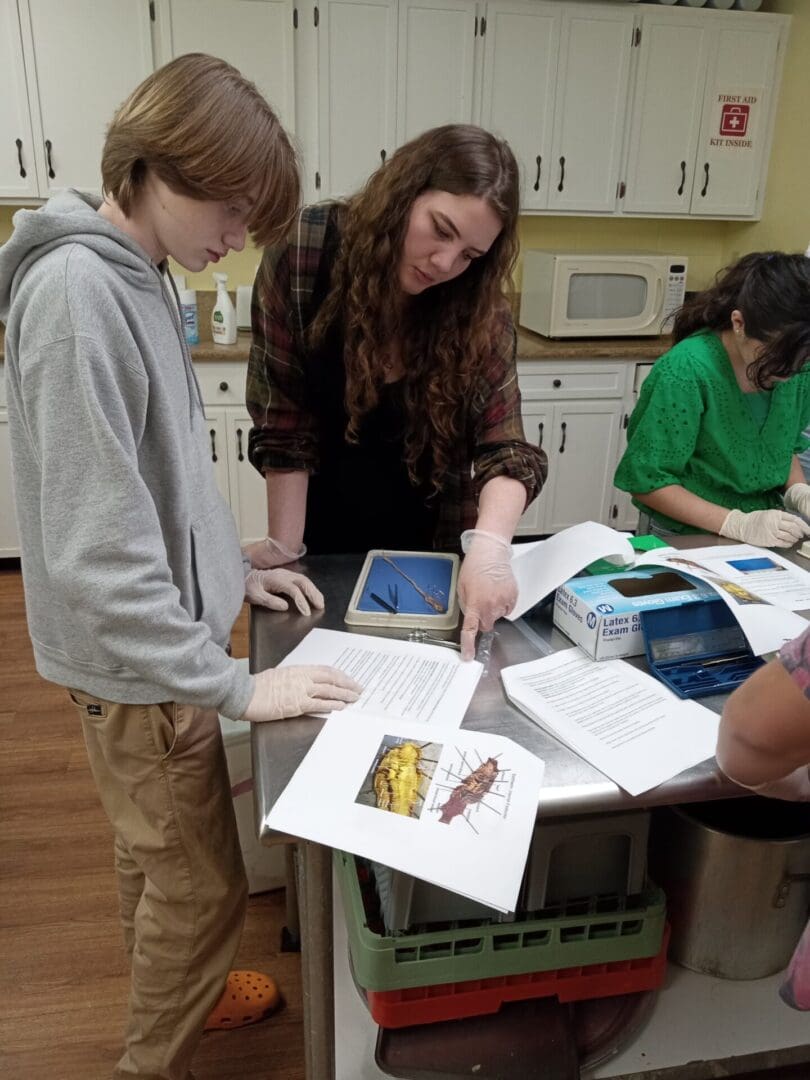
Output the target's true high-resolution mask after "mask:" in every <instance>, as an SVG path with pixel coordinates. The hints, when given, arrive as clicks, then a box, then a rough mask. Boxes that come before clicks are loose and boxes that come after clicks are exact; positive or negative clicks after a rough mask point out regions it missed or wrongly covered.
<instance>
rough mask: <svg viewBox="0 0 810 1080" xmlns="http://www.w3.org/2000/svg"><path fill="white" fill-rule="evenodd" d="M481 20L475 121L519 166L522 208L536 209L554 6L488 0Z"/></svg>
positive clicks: (544, 192) (554, 49) (545, 181)
mask: <svg viewBox="0 0 810 1080" xmlns="http://www.w3.org/2000/svg"><path fill="white" fill-rule="evenodd" d="M486 20H487V29H486V35H485V37H484V75H483V91H482V103H481V126H482V127H485V128H487V129H488V130H490V131H494V132H497V133H498V134H499V135H501V136H502V137H503V138H505V139H506V140H507V141H508V143H509V145H510V146H511V147H512V150H513V151H514V154H515V157H516V158H517V161H518V165H519V166H520V174H521V185H520V189H521V194H522V207H523V208H524V209H526V210H542V209H544V208H545V206H546V205H547V203H548V188H549V175H550V171H551V135H552V125H553V117H554V95H555V89H556V76H557V53H558V52H559V47H560V23H561V21H562V19H561V15H560V9H559V7H557V6H555V5H553V4H544V3H539V2H538V3H522V2H521V0H492V3H489V4H487V6H486Z"/></svg>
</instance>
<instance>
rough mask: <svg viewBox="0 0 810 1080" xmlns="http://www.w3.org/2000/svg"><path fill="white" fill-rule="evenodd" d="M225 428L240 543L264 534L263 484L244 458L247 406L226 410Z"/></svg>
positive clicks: (231, 490) (265, 523) (248, 427)
mask: <svg viewBox="0 0 810 1080" xmlns="http://www.w3.org/2000/svg"><path fill="white" fill-rule="evenodd" d="M226 413H227V428H228V479H229V486H230V493H231V510H233V516H234V517H235V518H236V528H237V530H238V532H239V539H240V540H241V541H242V543H243V544H247V543H249V542H251V541H253V540H261V538H262V537H263V536H267V488H266V485H265V482H264V478H263V477H261V476H260V475H259V474H258V473H257V472H256V470H255V469H254V468H253V466H252V465H251V464H250V462H249V461H248V456H247V449H248V434H249V432H250V429H251V428H252V427H253V421H252V420H251V418H250V415H249V414H248V412H247V410H245V409H233V408H229V409H227V410H226Z"/></svg>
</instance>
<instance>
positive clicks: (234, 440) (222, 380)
mask: <svg viewBox="0 0 810 1080" xmlns="http://www.w3.org/2000/svg"><path fill="white" fill-rule="evenodd" d="M194 370H195V371H196V373H197V380H198V382H199V384H200V390H201V392H202V398H203V403H204V405H205V418H206V422H207V426H208V437H209V446H210V452H211V461H212V463H213V466H214V474H215V476H216V481H217V487H218V488H219V490H220V491H221V492H222V495H223V497H224V498H225V501H226V502H227V503H228V505H229V506H230V508H231V510H232V511H233V516H234V518H235V519H236V527H237V531H238V533H239V538H240V540H241V541H242V543H243V544H246V543H248V542H250V541H253V540H260V539H261V538H262V537H263V536H266V535H267V493H266V488H265V483H264V479H263V477H261V476H260V475H259V473H258V472H256V470H255V469H254V468H253V466H252V465H251V464H250V462H249V461H248V435H249V433H250V429H251V427H252V426H253V421H252V420H251V418H250V415H249V413H248V411H247V409H246V408H245V404H244V401H245V384H246V382H247V362H246V361H244V362H237V361H227V360H223V361H216V360H214V361H210V362H208V361H205V362H199V363H197V364H195V365H194Z"/></svg>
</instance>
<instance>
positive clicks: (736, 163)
mask: <svg viewBox="0 0 810 1080" xmlns="http://www.w3.org/2000/svg"><path fill="white" fill-rule="evenodd" d="M718 16H719V18H718ZM786 35H787V20H786V19H785V18H784V17H779V16H766V15H760V14H757V15H745V14H743V13H741V12H728V13H725V12H714V11H712V12H705V11H700V12H697V11H680V10H678V11H669V10H662V9H661V8H650V9H648V10H645V11H644V12H643V14H642V19H641V26H640V35H639V36H640V40H639V47H638V50H637V52H638V63H637V67H636V77H635V87H634V93H633V106H632V114H631V119H630V126H629V138H628V157H627V168H626V185H625V190H624V198H623V200H622V208H623V210H624V212H625V213H635V214H666V215H668V216H669V215H675V214H688V215H692V216H712V217H729V218H730V217H741V218H745V217H755V216H756V215H758V214H759V212H760V209H761V205H762V197H763V195H764V187H765V176H766V171H767V163H768V155H769V152H770V136H771V131H772V126H773V112H774V107H775V96H776V92H777V86H778V81H779V76H780V68H781V54H782V53H783V52H784V43H785V39H786Z"/></svg>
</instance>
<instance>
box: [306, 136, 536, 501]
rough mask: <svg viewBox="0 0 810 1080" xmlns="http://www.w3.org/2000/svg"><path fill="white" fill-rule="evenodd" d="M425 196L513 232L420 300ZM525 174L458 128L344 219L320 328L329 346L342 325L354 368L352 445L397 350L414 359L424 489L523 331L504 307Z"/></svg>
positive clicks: (413, 421) (502, 149)
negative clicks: (417, 241) (501, 352)
mask: <svg viewBox="0 0 810 1080" xmlns="http://www.w3.org/2000/svg"><path fill="white" fill-rule="evenodd" d="M425 191H446V192H449V193H450V194H452V195H474V196H477V197H479V198H482V199H485V200H486V202H487V203H488V204H489V206H490V207H491V208H492V209H493V210H494V211H495V213H496V215H497V216H498V218H499V220H500V221H501V223H502V228H501V231H500V233H499V234H498V236H497V238H496V239H495V241H494V242H493V244H492V246H491V247H490V249H489V251H488V252H487V253H486V254H485V255H483V256H481V257H480V258H476V259H474V260H473V261H472V263H471V264H470V265H469V266H468V268H467V269H466V270H465V271H464V273H463V274H460V275H459V276H458V277H456V278H454V279H453V280H452V281H447V282H443V283H441V284H438V285H434V286H432V287H430V288H428V289H425V290H424V292H423V293H421V294H420V295H418V296H414V297H409V298H408V299H407V301H406V303H405V306H404V307H403V306H402V304H401V298H402V297H401V290H400V285H399V279H398V273H397V271H398V268H399V262H400V257H401V253H402V246H403V243H404V239H405V234H406V232H407V228H408V222H409V219H410V213H411V209H412V207H413V204H414V201H415V199H416V198H417V197H418V196H419V195H421V194H422V193H423V192H425ZM519 205H520V196H519V174H518V167H517V164H516V162H515V158H514V155H513V154H512V151H511V150H510V148H509V146H508V145H507V143H505V142H504V141H503V140H502V139H498V138H496V137H495V136H494V135H492V134H490V133H489V132H487V131H484V130H483V129H482V128H479V127H474V126H473V125H469V124H447V125H445V126H444V127H438V128H433V129H432V130H430V131H426V132H425V133H424V134H422V135H419V136H418V137H417V138H415V139H412V140H411V141H410V142H408V143H406V144H405V145H404V146H401V147H400V148H399V149H398V150H397V151H396V152H395V153H394V154H393V156H392V157H391V158H390V159H389V161H388V162H386V163H385V164H384V165H383V166H382V167H381V168H379V169H378V170H377V171H376V172H375V173H374V174H373V175H372V176H371V178H370V179H369V181H368V183H367V184H366V186H365V188H364V189H363V190H362V191H361V192H359V193H358V194H357V195H355V196H353V197H352V198H351V199H349V200H348V201H347V202H346V203H345V204H344V205H343V206H342V207H341V210H340V234H341V235H340V245H339V248H338V252H337V255H336V258H335V264H334V267H333V271H332V278H331V285H330V290H329V293H328V295H327V297H326V299H325V300H324V302H323V304H322V306H321V308H320V311H319V312H318V314H317V315H316V317H315V320H314V322H313V324H312V326H311V328H310V332H309V340H310V344H312V345H315V344H319V343H321V342H322V341H323V340H324V339H325V337H326V334H327V333H328V331H329V328H330V327H331V326H332V325H333V324H334V323H335V322H336V320H339V319H340V320H342V325H343V333H344V342H345V351H344V356H345V364H346V399H345V400H346V409H347V412H348V416H349V420H348V425H347V429H346V435H347V438H348V439H349V440H350V441H356V440H357V437H358V430H359V425H360V422H361V419H362V417H363V415H364V414H365V413H367V412H368V411H369V410H370V409H372V408H374V406H375V405H376V404H377V402H378V400H379V391H380V388H381V386H382V384H383V382H384V378H385V370H384V366H383V360H384V358H385V355H386V352H387V350H388V349H389V348H390V346H391V344H392V341H393V340H394V339H397V340H399V342H400V343H401V348H402V362H403V366H404V369H405V375H404V389H405V402H406V410H407V417H408V423H407V429H406V433H405V461H406V463H407V466H408V473H409V476H410V478H411V480H412V481H413V482H414V483H415V482H417V481H418V480H419V479H424V478H419V477H417V464H418V462H419V460H420V458H421V456H422V454H423V453H424V451H425V449H426V448H427V447H428V446H429V447H430V449H431V452H432V457H433V467H432V472H431V477H430V479H431V481H432V484H433V487H434V489H435V490H439V489H441V486H442V474H443V473H444V471H445V469H446V467H447V465H448V463H449V462H450V460H451V458H452V456H453V453H452V451H453V445H454V443H456V442H457V440H458V437H459V434H460V432H461V430H462V424H463V414H464V409H465V401H466V399H467V398H468V396H469V394H470V391H471V388H472V385H473V382H474V379H475V376H476V373H477V372H478V370H479V369H480V366H481V364H482V363H483V361H484V359H485V357H486V355H487V353H488V352H491V350H492V349H493V347H494V345H495V343H496V341H497V340H498V338H499V336H500V335H501V334H503V333H507V332H511V330H510V329H509V328H508V320H507V318H506V313H507V311H508V308H507V305H506V301H505V298H504V294H505V291H506V290H507V289H508V288H510V287H511V273H512V269H513V268H514V264H515V259H516V257H517V250H518V243H517V218H518V209H519Z"/></svg>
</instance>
